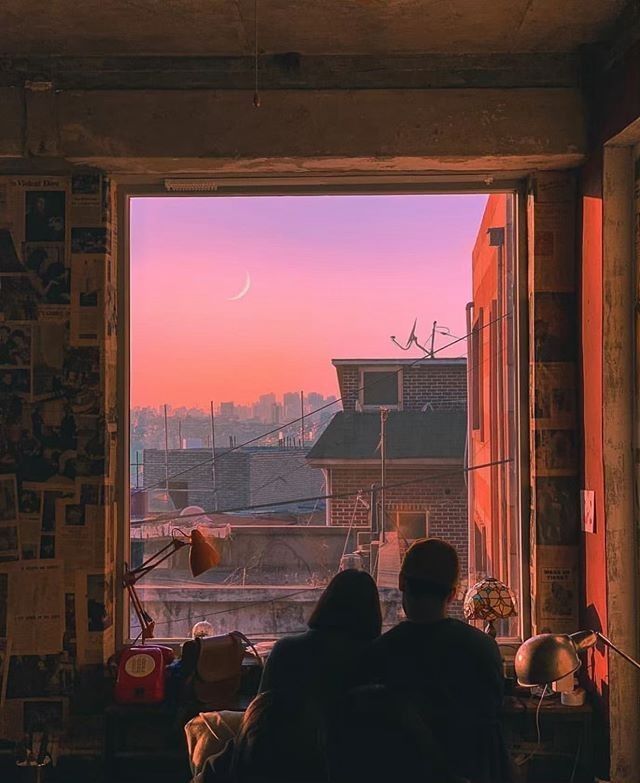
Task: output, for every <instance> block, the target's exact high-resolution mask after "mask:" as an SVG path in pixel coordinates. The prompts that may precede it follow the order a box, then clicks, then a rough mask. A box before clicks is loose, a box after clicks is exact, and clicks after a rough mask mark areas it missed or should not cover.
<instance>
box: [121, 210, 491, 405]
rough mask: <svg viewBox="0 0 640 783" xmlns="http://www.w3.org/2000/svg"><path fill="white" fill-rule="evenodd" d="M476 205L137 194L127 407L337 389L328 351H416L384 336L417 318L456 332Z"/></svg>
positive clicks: (362, 354)
mask: <svg viewBox="0 0 640 783" xmlns="http://www.w3.org/2000/svg"><path fill="white" fill-rule="evenodd" d="M485 203H486V196H477V195H465V196H339V197H336V196H320V197H318V196H288V197H251V198H249V197H236V198H231V197H226V198H222V197H218V198H185V197H182V198H137V199H134V200H133V202H132V208H131V211H132V220H131V404H132V406H134V407H135V406H139V405H153V406H158V405H161V404H163V403H168V404H170V405H173V406H174V407H179V406H182V405H185V406H189V407H192V406H196V407H202V408H208V406H209V401H210V400H212V399H213V400H215V401H216V403H219V402H221V401H225V400H234V401H235V402H236V403H242V404H246V403H250V402H253V401H254V400H255V399H256V398H257V397H258V395H260V394H264V393H267V392H275V393H276V394H277V395H278V396H281V395H282V393H283V392H286V391H295V390H300V389H304V390H305V391H306V392H309V391H318V392H321V393H322V394H325V395H326V394H336V393H337V383H336V376H335V369H334V368H333V367H332V365H331V359H333V358H407V357H412V358H417V357H418V356H419V355H420V351H418V350H416V349H414V350H412V351H410V352H406V353H405V352H402V351H401V350H400V349H398V348H397V347H396V346H394V345H393V344H392V343H391V340H390V339H389V336H390V335H392V334H395V335H396V336H397V337H398V339H399V340H400V341H401V342H404V341H405V340H406V338H407V336H408V334H409V331H410V329H411V325H412V323H413V320H414V318H415V317H416V316H417V318H418V330H417V332H418V337H419V339H420V340H421V341H426V340H427V337H428V335H429V333H430V330H431V324H432V322H433V321H434V320H437V321H438V322H439V323H442V324H444V325H446V326H448V327H449V328H450V330H451V332H452V333H453V334H455V335H464V333H465V304H466V303H467V302H468V301H469V299H470V293H471V251H472V248H473V244H474V241H475V237H476V234H477V231H478V226H479V224H480V220H481V217H482V212H483V209H484V205H485ZM248 280H249V281H250V286H249V289H248V291H247V293H246V294H245V295H244V296H242V298H240V299H235V300H234V301H230V297H234V296H236V295H238V294H239V293H241V292H242V290H243V289H244V288H245V287H246V283H247V281H248ZM446 341H447V340H446V338H444V337H438V338H437V340H436V345H437V346H438V345H443V344H444V343H445V342H446ZM465 350H466V349H465V345H464V343H461V344H459V345H456V346H455V347H454V348H452V349H450V351H449V352H448V354H447V353H442V354H440V355H442V356H444V355H450V356H459V355H462V354H464V353H465Z"/></svg>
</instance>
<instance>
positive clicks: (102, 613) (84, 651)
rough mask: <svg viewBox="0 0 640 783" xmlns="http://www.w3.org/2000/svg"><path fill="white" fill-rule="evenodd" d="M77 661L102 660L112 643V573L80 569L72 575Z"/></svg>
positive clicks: (91, 661) (85, 662) (101, 661)
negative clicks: (73, 580)
mask: <svg viewBox="0 0 640 783" xmlns="http://www.w3.org/2000/svg"><path fill="white" fill-rule="evenodd" d="M76 579H77V581H76V584H77V588H76V591H75V592H76V623H77V628H76V632H77V647H78V663H79V664H80V665H85V664H97V663H103V662H104V660H105V657H106V656H108V655H109V654H110V652H109V651H110V650H112V649H113V644H114V638H115V637H114V623H113V609H114V587H115V583H114V575H113V572H112V571H102V570H101V571H80V572H78V574H77V577H76Z"/></svg>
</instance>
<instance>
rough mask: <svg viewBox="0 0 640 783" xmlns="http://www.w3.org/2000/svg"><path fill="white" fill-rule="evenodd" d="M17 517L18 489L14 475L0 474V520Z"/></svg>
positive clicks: (9, 519)
mask: <svg viewBox="0 0 640 783" xmlns="http://www.w3.org/2000/svg"><path fill="white" fill-rule="evenodd" d="M17 518H18V489H17V484H16V477H15V476H0V522H9V521H11V520H14V519H17Z"/></svg>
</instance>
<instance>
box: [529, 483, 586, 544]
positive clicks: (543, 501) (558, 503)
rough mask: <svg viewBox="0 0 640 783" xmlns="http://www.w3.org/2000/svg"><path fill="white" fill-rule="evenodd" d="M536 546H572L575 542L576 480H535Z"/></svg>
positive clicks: (576, 523) (576, 534)
mask: <svg viewBox="0 0 640 783" xmlns="http://www.w3.org/2000/svg"><path fill="white" fill-rule="evenodd" d="M535 503H536V530H537V541H538V544H554V545H555V544H575V543H577V539H578V529H579V525H578V519H579V517H578V513H579V511H578V479H577V477H574V476H551V477H544V478H542V477H538V478H536V484H535Z"/></svg>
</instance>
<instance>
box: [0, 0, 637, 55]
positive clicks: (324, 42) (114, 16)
mask: <svg viewBox="0 0 640 783" xmlns="http://www.w3.org/2000/svg"><path fill="white" fill-rule="evenodd" d="M257 2H258V22H259V33H258V40H259V46H260V49H261V51H264V52H293V51H295V52H300V53H302V54H371V55H379V54H410V53H426V52H434V53H447V54H461V53H490V52H570V51H573V50H575V49H576V48H577V47H578V46H580V45H581V44H585V43H590V42H593V41H596V40H599V39H601V38H602V37H603V36H604V35H606V32H607V30H608V28H609V27H610V26H611V24H612V23H613V22H614V21H615V19H616V17H617V16H618V14H619V13H620V11H621V10H622V8H623V6H624V4H625V0H490V1H489V2H483V0H257ZM253 41H254V0H82V2H77V0H49V1H48V2H42V0H13V2H4V3H0V55H6V56H20V55H25V56H30V55H31V56H32V55H67V56H70V55H76V56H80V55H125V54H126V55H132V54H148V55H242V54H249V53H251V52H252V50H253Z"/></svg>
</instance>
